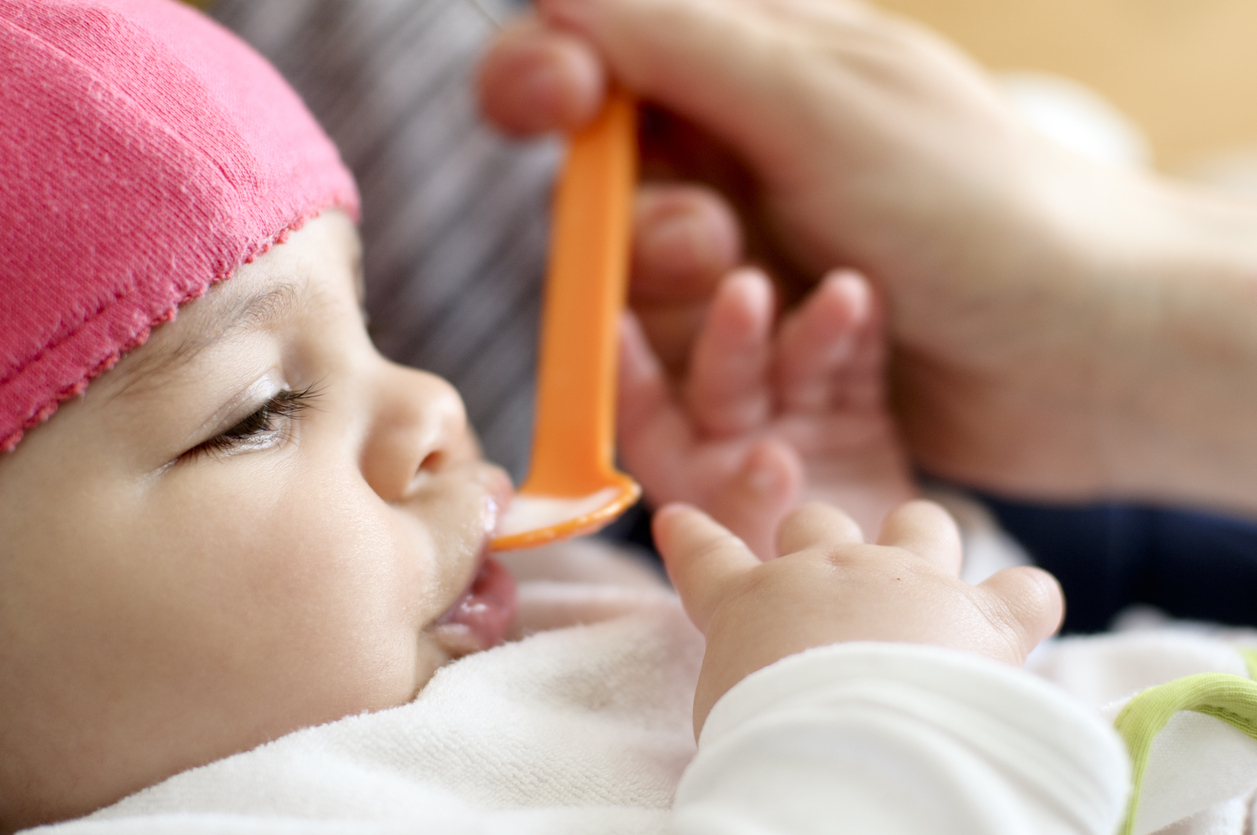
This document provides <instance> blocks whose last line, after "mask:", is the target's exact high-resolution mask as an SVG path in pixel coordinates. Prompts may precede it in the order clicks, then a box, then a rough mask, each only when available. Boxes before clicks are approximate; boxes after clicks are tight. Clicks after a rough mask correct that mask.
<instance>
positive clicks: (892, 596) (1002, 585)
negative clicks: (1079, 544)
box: [619, 269, 1064, 733]
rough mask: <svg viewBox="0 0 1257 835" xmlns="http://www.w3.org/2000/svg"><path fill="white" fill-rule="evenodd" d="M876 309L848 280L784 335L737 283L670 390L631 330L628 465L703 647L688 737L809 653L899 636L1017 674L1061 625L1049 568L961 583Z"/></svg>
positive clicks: (626, 387)
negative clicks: (904, 437) (907, 424)
mask: <svg viewBox="0 0 1257 835" xmlns="http://www.w3.org/2000/svg"><path fill="white" fill-rule="evenodd" d="M882 310H883V307H882V305H881V304H880V302H879V301H878V299H877V297H876V294H875V293H874V291H873V289H872V288H871V287H870V285H869V283H868V282H867V281H866V280H865V279H864V277H863V276H861V275H860V274H858V273H856V272H853V271H850V270H841V271H835V272H832V273H830V274H829V275H827V276H826V277H825V278H824V279H823V280H822V281H821V282H820V284H819V286H818V287H817V289H816V290H814V291H813V292H812V294H811V295H810V296H809V297H808V298H807V299H805V300H804V302H803V303H802V304H801V305H800V306H799V307H798V309H796V310H794V311H792V312H790V313H789V314H787V315H786V316H784V317H782V319H781V321H780V322H779V323H777V324H776V326H775V327H774V315H773V311H774V300H773V290H772V287H771V285H770V283H769V280H768V278H767V276H765V275H764V274H763V273H762V272H760V271H758V270H754V269H740V270H735V271H733V272H731V273H730V274H729V275H728V277H727V278H726V279H725V280H724V281H723V282H722V283H721V284H720V286H719V288H718V289H717V292H716V296H715V300H714V302H713V304H712V306H711V308H710V311H709V313H708V315H707V317H706V320H705V322H704V323H703V325H702V326H701V327H700V328H699V330H698V332H697V335H696V337H695V339H694V343H693V348H692V354H691V357H690V359H689V362H688V369H689V370H688V373H687V374H686V376H685V377H684V378H683V379H682V380H681V381H680V382H679V384H678V385H676V386H670V385H669V383H668V380H667V379H666V374H665V372H664V370H663V365H662V363H660V362H659V360H658V359H657V358H656V357H655V354H654V352H653V351H652V349H651V347H650V345H649V343H648V342H647V340H646V339H645V338H644V337H643V335H642V333H641V330H640V329H639V327H638V326H637V324H636V320H635V319H633V318H631V317H630V318H629V319H628V321H627V322H626V326H625V328H624V339H623V351H622V362H621V378H620V414H619V421H620V422H619V435H620V448H621V454H622V456H623V458H624V460H625V462H626V463H627V465H628V466H629V468H630V469H631V470H632V471H633V472H634V474H635V475H636V476H637V477H638V478H640V479H641V480H642V484H643V487H644V489H645V492H646V495H647V497H648V498H650V499H652V500H654V501H658V502H672V503H671V504H666V505H665V506H663V507H662V509H661V510H660V511H659V512H658V513H657V514H656V515H655V519H654V533H655V540H656V544H657V545H658V547H659V551H660V553H661V554H662V555H663V558H664V563H665V565H666V567H667V569H668V574H669V576H670V577H671V578H672V582H673V584H674V586H675V587H676V589H677V592H678V593H679V594H680V595H681V600H682V602H683V603H684V605H685V609H686V612H687V613H688V614H689V616H690V618H691V620H693V622H694V624H695V625H696V626H697V627H698V628H699V629H700V630H702V632H703V633H704V635H705V636H706V638H707V652H706V655H705V656H704V659H703V668H702V673H701V675H700V678H699V683H698V690H697V692H696V694H695V698H694V728H695V733H698V731H699V730H701V728H702V724H703V721H704V720H705V719H706V717H707V713H708V712H709V711H710V710H711V707H712V705H713V704H715V702H716V701H717V700H718V699H719V698H720V696H722V695H723V694H724V693H725V692H726V691H728V690H729V688H730V687H732V686H733V685H735V684H736V683H737V682H739V681H741V680H742V679H743V678H745V677H746V676H747V675H749V674H750V673H752V672H754V671H755V670H757V669H760V668H761V667H764V666H767V665H768V664H771V663H773V662H774V661H777V660H779V659H781V658H784V657H785V656H787V655H791V654H794V653H797V652H801V651H803V650H805V649H808V648H811V647H816V646H824V645H827V644H834V643H841V642H844V641H900V642H907V643H921V644H933V645H938V646H946V647H951V648H953V649H962V650H966V651H969V652H974V653H977V654H979V655H983V656H986V657H988V658H993V659H996V660H999V661H1003V662H1006V663H1009V664H1014V665H1018V666H1020V665H1021V664H1022V663H1023V662H1024V661H1025V658H1026V655H1027V654H1028V653H1029V652H1030V650H1032V649H1034V647H1035V646H1036V645H1038V643H1039V642H1040V641H1041V640H1043V639H1044V638H1046V637H1047V636H1049V635H1051V634H1052V633H1053V632H1055V631H1056V629H1057V628H1058V627H1059V625H1060V620H1061V617H1062V615H1063V613H1064V608H1063V601H1062V598H1061V593H1060V588H1059V586H1058V585H1057V583H1056V581H1055V579H1054V578H1053V577H1052V576H1051V575H1050V574H1048V573H1047V572H1044V571H1042V570H1040V569H1037V568H1030V567H1019V568H1012V569H1008V570H1005V571H1001V572H999V573H998V574H996V575H994V576H993V577H991V578H990V579H988V580H986V581H985V582H983V583H981V584H979V585H976V586H972V585H969V584H967V583H964V582H962V581H961V580H959V579H958V574H959V571H960V563H961V543H960V536H959V533H958V531H957V529H956V525H955V523H954V522H953V520H952V519H951V517H950V516H949V515H948V514H947V513H946V511H944V510H943V509H942V508H940V507H938V506H937V505H935V504H933V503H931V502H927V501H921V500H914V497H915V495H916V488H915V486H914V484H913V482H912V479H911V475H910V473H909V470H908V463H907V458H906V456H905V454H904V451H903V448H902V443H901V440H900V438H899V435H898V433H897V431H896V428H895V423H894V418H893V415H892V414H891V412H890V409H889V405H888V403H887V392H886V367H885V366H886V351H885V334H884V318H883V313H882ZM803 500H808V501H806V503H805V504H803V506H802V507H798V506H799V503H800V501H803ZM834 503H837V504H839V505H842V506H843V507H844V508H845V509H846V510H847V511H848V512H844V511H843V510H839V509H838V507H836V506H835V504H834ZM700 508H701V509H700ZM795 508H798V509H795ZM704 511H706V512H704ZM709 514H710V515H709ZM873 543H876V544H873Z"/></svg>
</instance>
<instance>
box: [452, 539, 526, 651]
mask: <svg viewBox="0 0 1257 835" xmlns="http://www.w3.org/2000/svg"><path fill="white" fill-rule="evenodd" d="M517 606H518V602H517V600H516V597H515V578H514V577H512V576H511V572H509V571H507V570H506V567H505V566H503V565H502V564H501V563H500V562H498V561H497V560H495V559H493V557H491V556H488V555H487V554H486V555H485V557H484V558H483V559H482V560H481V562H480V568H479V569H478V570H477V571H476V576H475V578H474V579H473V580H472V581H471V585H470V586H469V587H468V588H467V591H465V592H463V594H462V596H461V597H459V598H458V600H457V602H455V603H454V605H453V606H451V607H450V609H449V611H448V612H446V613H445V614H444V615H442V616H441V619H440V620H438V621H437V623H436V628H435V629H434V630H433V635H434V636H435V637H436V639H437V641H438V642H439V643H440V644H441V647H442V648H443V649H444V650H445V651H446V652H447V653H449V654H450V656H452V657H454V658H459V657H461V656H464V655H468V654H470V653H473V652H479V651H480V650H483V649H489V648H490V647H494V646H497V645H498V644H500V643H502V641H503V639H505V638H506V633H507V631H508V630H509V629H510V628H511V624H512V623H514V621H515V612H516V609H517Z"/></svg>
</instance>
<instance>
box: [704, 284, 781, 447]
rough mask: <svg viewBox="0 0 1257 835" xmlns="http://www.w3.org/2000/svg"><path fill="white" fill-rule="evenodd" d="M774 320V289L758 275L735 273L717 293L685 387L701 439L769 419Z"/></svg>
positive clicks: (742, 430)
mask: <svg viewBox="0 0 1257 835" xmlns="http://www.w3.org/2000/svg"><path fill="white" fill-rule="evenodd" d="M772 316H773V289H772V285H771V284H770V283H769V282H768V277H767V276H765V275H764V274H763V273H762V272H760V271H759V270H755V269H742V270H737V271H735V272H733V273H732V274H730V275H729V276H728V278H726V279H725V280H724V282H723V283H722V284H721V286H720V289H719V290H717V292H716V298H715V300H714V301H713V302H712V305H711V311H710V312H709V313H708V316H707V321H706V323H705V324H704V326H703V329H702V331H701V332H700V333H699V335H698V340H697V342H696V343H695V345H694V356H693V359H692V360H691V363H690V377H689V379H688V381H687V384H686V404H687V406H688V407H689V411H690V415H691V417H692V418H693V420H694V423H695V425H696V427H697V428H698V430H699V432H700V433H701V434H704V435H707V436H710V437H717V438H720V437H727V436H730V435H738V434H742V433H745V432H748V431H750V430H752V429H754V428H755V427H757V426H759V425H761V424H762V423H764V422H765V421H766V420H767V419H768V416H769V414H770V412H771V409H772V398H771V395H770V392H769V389H768V384H767V379H766V374H767V371H768V364H769V357H770V345H769V337H770V333H771V331H772Z"/></svg>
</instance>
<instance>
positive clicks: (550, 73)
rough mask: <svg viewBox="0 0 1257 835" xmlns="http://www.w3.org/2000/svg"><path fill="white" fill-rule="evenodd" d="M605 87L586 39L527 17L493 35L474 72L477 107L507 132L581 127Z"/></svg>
mask: <svg viewBox="0 0 1257 835" xmlns="http://www.w3.org/2000/svg"><path fill="white" fill-rule="evenodd" d="M605 91H606V71H605V69H604V67H603V64H602V61H601V59H600V58H599V57H598V55H597V53H596V52H595V51H594V49H593V48H592V47H591V46H590V44H589V43H588V42H587V41H585V40H582V39H580V38H577V37H575V36H573V35H571V34H570V33H567V32H563V31H560V30H556V29H553V28H548V27H543V26H541V25H539V24H538V22H537V21H536V20H535V19H533V18H532V17H531V16H530V17H527V18H525V19H523V20H522V21H520V22H518V23H514V24H512V25H511V26H510V27H509V28H508V29H506V30H505V31H504V32H503V33H502V34H500V35H499V36H498V38H497V39H496V40H495V41H494V43H493V44H492V45H491V46H490V47H489V51H488V52H487V53H486V54H485V56H484V58H483V59H481V62H480V67H479V71H478V73H477V76H476V93H477V95H478V97H479V100H480V109H481V112H482V113H483V114H484V116H485V118H486V119H488V120H489V121H490V122H492V123H493V124H494V125H496V126H497V127H498V128H499V129H500V130H502V131H503V132H504V133H507V134H509V135H511V136H535V135H537V134H541V133H548V132H550V131H556V130H563V131H570V130H573V129H575V128H578V127H581V126H582V125H585V124H587V123H588V122H589V121H590V120H591V119H593V117H594V116H595V115H596V114H597V113H598V109H599V108H600V107H601V106H602V99H603V95H604V93H605Z"/></svg>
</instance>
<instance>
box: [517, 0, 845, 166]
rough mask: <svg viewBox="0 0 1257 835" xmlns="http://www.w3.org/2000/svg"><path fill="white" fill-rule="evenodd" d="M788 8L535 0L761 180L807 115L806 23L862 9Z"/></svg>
mask: <svg viewBox="0 0 1257 835" xmlns="http://www.w3.org/2000/svg"><path fill="white" fill-rule="evenodd" d="M791 5H792V4H791V3H790V2H785V3H773V4H768V3H753V2H746V0H537V8H538V12H539V13H540V15H541V17H542V18H543V20H545V21H546V22H547V23H549V24H550V25H552V26H555V27H558V28H560V29H563V30H567V31H571V32H574V33H576V34H578V35H580V36H581V37H583V38H585V39H587V40H588V41H590V42H591V43H592V44H593V45H594V46H595V47H596V48H597V49H598V51H599V52H600V53H601V55H602V57H603V59H604V60H605V61H606V63H607V65H608V67H609V68H610V70H611V74H612V75H613V76H614V77H615V78H617V79H618V80H619V81H620V83H622V84H624V85H625V86H626V87H628V88H629V89H631V90H632V91H633V92H635V93H637V94H638V95H640V96H642V97H644V98H647V99H649V100H651V101H654V102H656V103H658V104H661V105H663V106H665V107H666V108H668V109H670V110H672V111H674V112H676V113H678V114H680V115H681V116H684V117H686V118H687V119H689V120H691V121H693V122H695V123H697V124H699V125H700V126H702V127H704V128H706V129H707V130H708V131H710V132H711V133H713V134H714V135H716V136H719V137H720V138H721V139H723V140H724V141H725V142H726V143H727V144H729V145H730V146H732V147H733V148H734V149H735V150H737V151H738V152H739V153H740V154H741V155H742V156H743V157H744V158H745V159H746V161H747V162H749V163H750V164H751V165H752V166H753V167H755V168H756V169H757V170H758V171H759V174H760V176H761V177H767V178H771V177H773V176H774V175H775V174H777V173H778V171H777V169H778V168H780V166H781V165H782V164H783V162H784V161H786V160H789V159H790V158H791V156H792V151H793V149H794V145H795V144H796V143H797V142H798V134H799V132H800V131H799V129H800V128H804V127H806V122H805V121H801V120H804V119H806V115H807V113H809V112H814V107H813V106H812V104H813V103H812V102H810V100H809V96H815V95H816V94H817V90H816V88H815V87H814V86H809V83H808V82H809V78H808V73H809V72H811V71H813V70H817V69H818V67H819V66H820V65H819V64H816V63H815V61H812V60H810V59H812V58H815V56H814V55H812V54H811V53H810V51H809V50H807V49H802V50H800V49H798V48H796V47H797V46H798V45H799V44H800V43H807V42H808V41H809V40H810V30H811V29H812V28H815V26H819V25H833V24H834V22H835V19H838V20H841V19H842V18H843V16H844V15H850V16H851V18H852V19H853V20H854V19H857V18H859V19H867V17H868V15H869V13H868V11H867V10H866V9H864V7H862V6H859V5H857V4H855V3H849V2H847V0H834V2H833V3H832V4H827V11H826V17H825V19H824V20H823V21H822V20H819V19H818V20H816V21H810V20H808V16H809V14H810V13H809V11H808V10H807V8H804V7H800V8H790V9H787V7H790V6H791ZM831 6H832V8H830V7H831ZM769 7H772V8H769Z"/></svg>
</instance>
